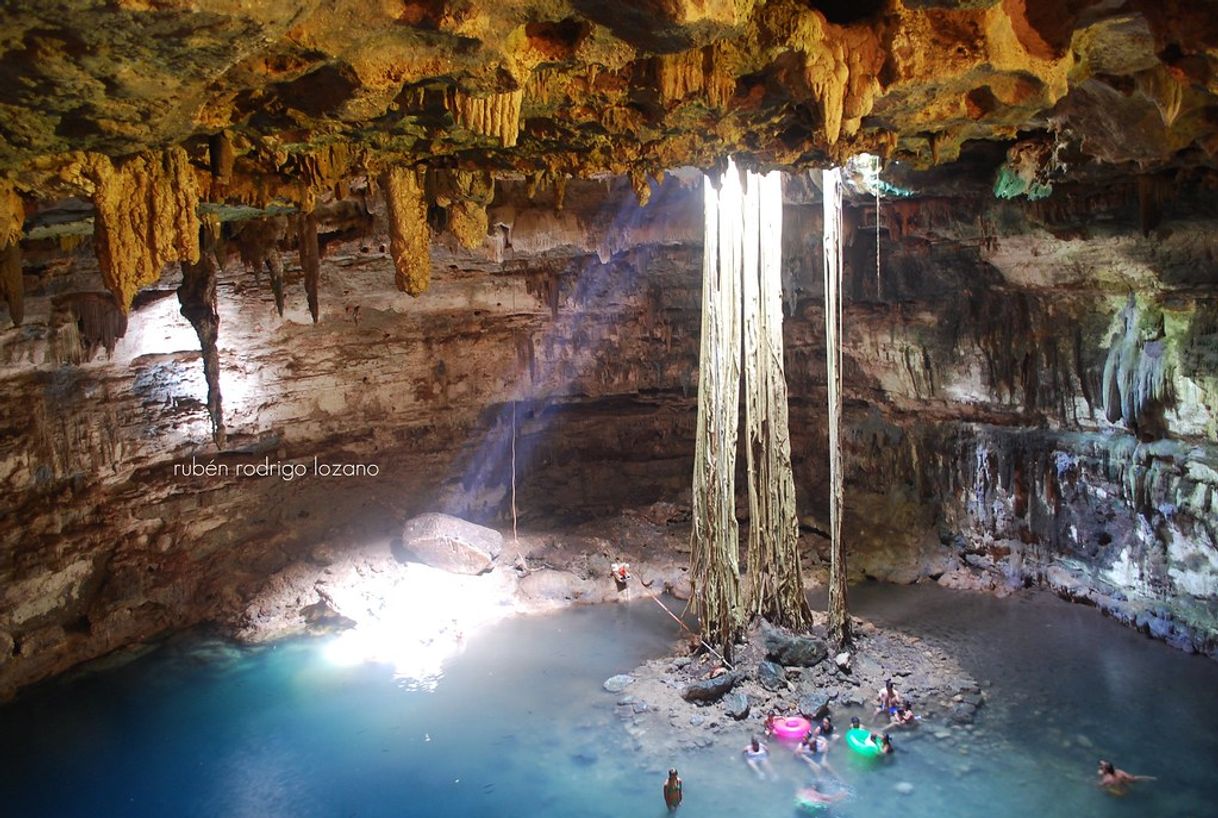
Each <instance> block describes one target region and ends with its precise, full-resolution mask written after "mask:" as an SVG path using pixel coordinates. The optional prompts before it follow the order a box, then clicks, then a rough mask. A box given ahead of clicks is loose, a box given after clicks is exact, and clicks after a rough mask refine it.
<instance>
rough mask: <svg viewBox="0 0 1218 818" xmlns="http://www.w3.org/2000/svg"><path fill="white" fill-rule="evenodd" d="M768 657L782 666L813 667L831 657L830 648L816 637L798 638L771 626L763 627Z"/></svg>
mask: <svg viewBox="0 0 1218 818" xmlns="http://www.w3.org/2000/svg"><path fill="white" fill-rule="evenodd" d="M761 632H762V638H763V639H764V640H765V651H766V656H767V657H768V658H770V659H772V660H774V661H775V662H778V663H779V664H781V665H790V666H798V667H812V666H814V665H818V664H820V663H821V662H823V661H824V660H825V657H826V656H828V655H829V648H828V646H826V645H825V643H824V642H822V641H821V640H819V639H817V638H816V637H814V636H796V635H794V634H791V633H787V632H786V631H783V630H780V629H778V628H775V627H773V626H771V625H768V624H766V625H763V626H762V631H761Z"/></svg>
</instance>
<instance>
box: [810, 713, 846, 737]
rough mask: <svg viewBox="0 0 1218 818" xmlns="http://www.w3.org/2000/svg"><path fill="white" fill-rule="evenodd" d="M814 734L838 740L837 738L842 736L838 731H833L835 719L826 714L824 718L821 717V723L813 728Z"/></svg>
mask: <svg viewBox="0 0 1218 818" xmlns="http://www.w3.org/2000/svg"><path fill="white" fill-rule="evenodd" d="M812 735H814V736H824V737H825V738H827V739H829V740H830V741H836V740H837V739H839V738H841V736H839V735H838V734H837V733H835V732H833V720H832V719H831V718H829V717H828V716H825V717H824V718H823V719H821V720H820V724H818V725H816V727H815V728H813V730H812Z"/></svg>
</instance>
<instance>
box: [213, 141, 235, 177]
mask: <svg viewBox="0 0 1218 818" xmlns="http://www.w3.org/2000/svg"><path fill="white" fill-rule="evenodd" d="M207 158H208V164H209V165H210V166H211V175H212V176H213V177H214V178H215V180H216V181H219V182H227V181H228V180H229V179H231V178H233V163H234V162H235V161H236V156H235V154H234V153H233V140H232V139H231V138H230V137H229V135H228V131H220V132H219V133H215V134H212V135H211V136H210V137H208V140H207Z"/></svg>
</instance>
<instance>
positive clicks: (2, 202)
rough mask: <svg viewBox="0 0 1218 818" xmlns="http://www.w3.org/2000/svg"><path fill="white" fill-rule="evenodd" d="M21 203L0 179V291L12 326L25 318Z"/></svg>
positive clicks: (23, 211)
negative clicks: (6, 305)
mask: <svg viewBox="0 0 1218 818" xmlns="http://www.w3.org/2000/svg"><path fill="white" fill-rule="evenodd" d="M24 222H25V206H24V205H23V204H22V202H21V196H19V195H18V194H17V191H15V190H13V185H12V183H11V182H7V181H0V295H3V296H4V300H5V302H6V303H7V304H8V314H9V318H11V319H12V321H13V325H14V326H21V322H22V321H23V320H24V319H25V282H24V281H23V280H22V274H21V231H22V225H23V223H24Z"/></svg>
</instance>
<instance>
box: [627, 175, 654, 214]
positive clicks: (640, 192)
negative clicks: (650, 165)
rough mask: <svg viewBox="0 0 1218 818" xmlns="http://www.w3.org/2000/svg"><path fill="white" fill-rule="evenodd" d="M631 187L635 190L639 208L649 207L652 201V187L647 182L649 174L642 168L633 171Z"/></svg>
mask: <svg viewBox="0 0 1218 818" xmlns="http://www.w3.org/2000/svg"><path fill="white" fill-rule="evenodd" d="M630 187H631V188H632V189H633V190H634V196H635V198H636V199H637V200H638V202H639V207H647V203H648V202H650V201H651V185H650V184H649V183H648V181H647V172H646V171H645V170H643V169H642V168H634V169H633V170H631V171H630Z"/></svg>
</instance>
